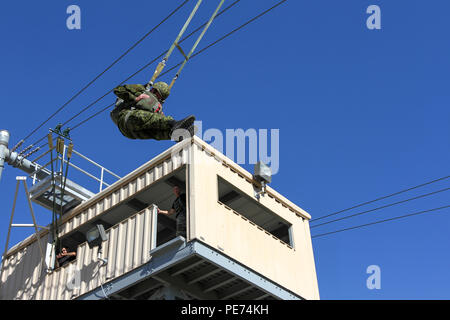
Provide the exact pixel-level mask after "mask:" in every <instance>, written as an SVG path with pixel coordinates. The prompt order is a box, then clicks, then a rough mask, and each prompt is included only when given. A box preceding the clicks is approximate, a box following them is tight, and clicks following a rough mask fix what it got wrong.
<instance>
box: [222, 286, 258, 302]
mask: <svg viewBox="0 0 450 320" xmlns="http://www.w3.org/2000/svg"><path fill="white" fill-rule="evenodd" d="M251 288H252V286H251V285H249V284H248V283H246V282H243V283H240V284H238V285H236V286H234V287H231V288H230V289H228V290H226V291H225V292H224V293H223V294H221V295H220V298H219V299H220V300H227V299H230V298H232V297H234V296H237V295H238V294H241V293H242V292H245V291H247V290H249V289H251Z"/></svg>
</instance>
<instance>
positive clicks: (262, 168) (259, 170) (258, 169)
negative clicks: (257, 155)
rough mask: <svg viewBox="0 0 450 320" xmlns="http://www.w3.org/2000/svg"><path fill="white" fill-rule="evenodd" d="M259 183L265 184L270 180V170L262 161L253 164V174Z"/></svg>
mask: <svg viewBox="0 0 450 320" xmlns="http://www.w3.org/2000/svg"><path fill="white" fill-rule="evenodd" d="M253 176H254V177H255V179H256V180H258V181H259V182H260V183H263V182H264V184H266V183H270V182H272V170H271V169H270V167H269V166H268V165H266V164H265V163H264V162H261V161H258V162H257V163H256V164H255V173H254V175H253Z"/></svg>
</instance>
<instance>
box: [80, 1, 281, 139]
mask: <svg viewBox="0 0 450 320" xmlns="http://www.w3.org/2000/svg"><path fill="white" fill-rule="evenodd" d="M286 1H287V0H282V1H280V2H278V3H277V4H275V5H274V6H272V7H271V8H269V9H267V10H265V11H264V12H262V13H260V14H259V15H257V16H256V17H254V18H252V19H250V20H248V21H247V22H246V23H244V24H242V25H241V26H239V27H237V28H236V29H234V30H233V31H231V32H229V33H227V34H226V35H224V36H222V37H221V38H219V39H217V40H216V41H214V42H212V43H210V44H209V45H207V46H206V47H204V48H203V49H201V50H200V51H198V52H197V53H195V54H193V55H192V56H191V58H190V59H192V58H194V57H196V56H198V55H199V54H201V53H203V52H204V51H206V50H208V49H209V48H211V47H212V46H214V45H216V44H217V43H219V42H221V41H222V40H225V39H226V38H228V37H229V36H231V35H232V34H233V33H235V32H237V31H239V30H241V29H242V28H244V27H245V26H247V25H248V24H250V23H252V22H253V21H255V20H257V19H258V18H260V17H262V16H263V15H265V14H267V13H268V12H270V11H272V10H273V9H275V8H276V7H278V6H280V5H281V4H283V3H284V2H286ZM236 2H238V1H236ZM224 10H225V9H224ZM161 56H162V55H161ZM182 63H183V62H180V63H178V64H177V65H175V66H173V67H172V68H170V69H169V70H167V71H166V72H164V73H162V74H161V75H160V76H163V75H165V74H167V73H168V72H170V71H172V70H174V69H175V68H177V67H178V66H180V65H181V64H182ZM142 70H143V69H142ZM142 70H141V71H142ZM139 72H140V71H139ZM112 105H113V104H112ZM112 105H110V106H108V107H106V108H104V109H102V110H100V111H99V112H97V113H96V114H94V115H93V116H90V117H89V118H87V119H85V120H83V121H82V122H80V123H78V124H77V125H75V126H74V127H73V128H72V130H73V129H74V128H77V127H79V126H80V125H82V124H84V123H86V122H87V121H88V120H90V119H92V118H94V117H95V116H97V115H99V114H101V113H102V112H104V111H106V110H107V109H108V108H110V107H111V106H112Z"/></svg>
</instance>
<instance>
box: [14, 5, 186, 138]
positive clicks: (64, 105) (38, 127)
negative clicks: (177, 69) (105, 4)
mask: <svg viewBox="0 0 450 320" xmlns="http://www.w3.org/2000/svg"><path fill="white" fill-rule="evenodd" d="M188 2H189V0H185V1H183V3H181V4H180V5H179V6H178V7H177V8H176V9H175V10H173V11H172V12H171V13H170V14H169V15H168V16H167V17H166V18H164V19H163V20H162V21H161V22H160V23H159V24H157V25H156V26H155V27H153V28H152V29H151V30H150V31H149V32H147V33H146V34H145V35H144V36H143V37H142V38H141V39H139V40H138V41H137V42H136V43H135V44H133V45H132V46H131V47H130V48H129V49H128V50H126V51H125V52H124V53H123V54H122V55H121V56H120V57H119V58H117V59H116V60H114V62H113V63H112V64H110V65H109V66H108V67H107V68H106V69H105V70H103V71H102V72H101V73H100V74H99V75H97V76H96V77H95V78H94V79H93V80H91V81H90V82H89V83H88V84H87V85H86V86H84V87H83V88H82V89H81V90H80V91H78V92H77V93H76V94H75V95H74V96H73V97H72V98H70V99H69V100H68V101H67V102H66V103H64V104H63V105H62V106H61V107H59V108H58V109H57V110H56V111H55V112H54V113H53V114H51V115H50V116H49V117H48V118H47V119H46V120H45V121H44V122H42V123H41V124H40V125H39V126H37V127H36V128H35V129H34V130H33V131H32V132H31V133H29V134H28V135H27V136H26V137H25V138H24V139H22V140H24V141H25V140H27V139H28V138H29V137H31V136H32V135H33V134H34V133H35V132H36V131H37V130H39V129H40V128H41V127H42V126H43V125H44V124H46V123H47V122H48V121H50V119H52V118H53V117H54V116H55V115H57V114H58V113H59V112H60V111H61V110H63V109H64V108H65V107H66V106H67V105H68V104H69V103H71V102H72V101H73V100H75V98H77V97H78V96H79V95H80V94H81V93H83V92H84V91H85V90H86V89H87V88H89V87H90V86H91V85H92V84H93V83H94V82H95V81H97V80H98V79H99V78H100V77H101V76H102V75H103V74H105V73H106V72H107V71H108V70H110V69H111V68H112V67H113V66H114V65H116V64H117V63H118V62H119V61H120V60H122V59H123V58H124V57H125V56H126V55H127V54H128V53H130V51H131V50H133V49H134V48H135V47H137V46H138V45H139V44H140V43H141V42H142V41H144V40H145V39H146V38H147V37H148V36H149V35H150V34H152V33H153V32H154V31H155V30H156V29H158V28H159V27H160V26H161V25H162V24H163V23H164V22H166V21H167V20H168V19H169V18H170V17H171V16H173V15H174V14H175V13H176V12H177V11H178V10H179V9H181V8H182V7H183V6H184V5H186V3H188Z"/></svg>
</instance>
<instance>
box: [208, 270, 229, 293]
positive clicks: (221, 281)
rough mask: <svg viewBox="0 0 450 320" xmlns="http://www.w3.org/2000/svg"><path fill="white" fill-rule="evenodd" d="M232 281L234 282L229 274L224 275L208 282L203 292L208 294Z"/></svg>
mask: <svg viewBox="0 0 450 320" xmlns="http://www.w3.org/2000/svg"><path fill="white" fill-rule="evenodd" d="M234 280H236V278H235V277H233V276H230V275H229V274H224V275H223V276H221V277H219V278H217V279H215V280H213V281H211V282H209V283H208V284H207V285H206V286H204V287H203V291H205V292H210V291H212V290H215V289H217V288H220V287H222V286H224V285H226V284H228V283H230V282H233V281H234Z"/></svg>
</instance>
